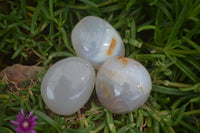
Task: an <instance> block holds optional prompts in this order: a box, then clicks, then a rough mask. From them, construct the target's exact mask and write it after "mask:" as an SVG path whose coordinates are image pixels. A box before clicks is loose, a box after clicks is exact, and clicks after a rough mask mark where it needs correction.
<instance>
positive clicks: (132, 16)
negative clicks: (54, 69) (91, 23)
mask: <svg viewBox="0 0 200 133" xmlns="http://www.w3.org/2000/svg"><path fill="white" fill-rule="evenodd" d="M0 7H1V8H0V55H1V56H0V69H1V70H3V69H4V68H6V67H7V66H11V65H13V64H22V65H29V66H32V65H36V66H40V68H41V70H42V72H41V73H40V74H38V73H37V72H35V76H36V78H37V82H36V81H34V80H27V81H23V82H22V84H23V86H22V87H17V88H15V89H10V87H11V86H12V87H15V82H13V81H11V80H9V79H8V76H6V75H5V74H3V75H1V82H0V132H6V133H7V132H9V133H13V132H16V130H15V126H14V125H13V123H11V122H10V121H15V120H16V115H17V113H18V112H20V111H21V109H23V111H24V114H25V116H28V114H29V112H32V111H33V116H37V119H36V121H37V125H36V127H34V130H35V131H36V132H51V133H54V132H55V133H56V132H59V133H60V132H61V133H79V132H81V133H87V132H90V133H97V132H99V133H103V132H104V133H108V132H111V133H115V132H117V133H126V132H127V133H141V132H146V133H159V132H160V133H163V132H165V133H190V132H192V133H198V132H200V127H199V124H200V94H199V93H200V78H199V77H200V45H199V44H200V41H199V38H200V19H199V18H200V1H198V0H173V1H167V0H140V1H139V0H124V1H121V0H93V1H91V0H66V1H62V0H49V1H47V0H40V1H39V0H38V1H37V0H33V1H30V0H16V1H10V0H7V1H6V0H2V1H0ZM85 16H98V17H100V18H102V19H104V20H106V21H108V22H109V23H110V24H111V25H112V26H113V27H114V28H115V29H116V30H117V31H118V33H119V34H120V36H121V37H122V40H123V43H124V46H125V57H129V58H132V59H134V60H137V61H139V62H141V63H142V64H143V65H144V66H145V67H146V68H147V70H148V71H149V73H150V76H151V79H152V92H151V94H150V97H149V99H148V100H147V102H146V103H145V104H144V105H143V106H142V107H140V108H139V109H137V110H135V111H133V112H131V113H128V114H123V115H118V114H112V113H110V112H109V111H108V110H106V109H105V108H104V107H103V106H102V105H101V104H100V102H99V101H98V99H97V96H96V94H95V92H93V93H92V96H91V98H90V100H89V101H88V102H87V103H86V105H85V106H84V107H83V108H81V110H79V111H78V112H76V113H74V114H72V115H69V116H62V115H57V114H55V113H53V112H51V111H50V110H49V109H48V108H47V106H46V105H45V104H44V102H43V100H42V97H41V93H40V86H41V81H42V79H43V76H44V74H45V73H46V71H47V70H48V69H49V68H50V66H52V65H53V64H54V63H55V62H57V61H59V60H61V59H63V58H67V57H72V56H76V53H75V51H74V49H73V47H72V40H71V32H72V30H73V28H74V26H75V25H76V24H77V23H78V22H79V21H80V20H81V19H82V18H83V17H85ZM8 88H9V89H8Z"/></svg>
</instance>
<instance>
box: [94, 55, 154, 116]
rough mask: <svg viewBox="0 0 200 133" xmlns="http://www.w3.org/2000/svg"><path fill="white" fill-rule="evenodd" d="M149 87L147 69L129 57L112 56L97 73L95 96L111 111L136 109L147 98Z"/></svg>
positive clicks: (120, 111)
mask: <svg viewBox="0 0 200 133" xmlns="http://www.w3.org/2000/svg"><path fill="white" fill-rule="evenodd" d="M151 88H152V83H151V78H150V75H149V73H148V71H147V70H146V69H145V68H144V66H143V65H142V64H140V63H139V62H137V61H135V60H133V59H130V58H125V57H114V58H112V59H110V60H108V61H106V62H105V63H104V64H103V65H102V66H101V68H100V69H99V71H98V73H97V78H96V93H97V96H98V98H99V100H100V102H101V103H102V105H103V106H105V107H106V108H107V109H108V110H110V111H111V112H113V113H118V114H123V113H128V112H131V111H133V110H136V109H137V108H139V107H140V106H142V105H143V104H144V103H145V101H146V100H147V99H148V97H149V94H150V92H151Z"/></svg>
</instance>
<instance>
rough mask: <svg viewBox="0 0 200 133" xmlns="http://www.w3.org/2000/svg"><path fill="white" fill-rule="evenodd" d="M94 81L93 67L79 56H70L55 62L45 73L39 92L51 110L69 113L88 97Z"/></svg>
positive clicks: (80, 105)
mask: <svg viewBox="0 0 200 133" xmlns="http://www.w3.org/2000/svg"><path fill="white" fill-rule="evenodd" d="M94 82H95V72H94V69H93V67H92V66H91V65H90V64H89V63H88V62H87V61H85V60H84V59H82V58H80V57H70V58H66V59H63V60H60V61H58V62H57V63H55V64H54V65H53V66H52V67H51V68H50V69H49V70H48V71H47V73H46V74H45V76H44V78H43V81H42V85H41V94H42V98H43V100H44V102H45V104H46V105H47V106H48V107H49V109H51V110H52V111H53V112H55V113H57V114H61V115H70V114H73V113H75V112H76V111H78V110H79V109H80V108H81V107H82V106H83V105H84V104H85V103H86V102H87V101H88V99H89V97H90V95H91V93H92V91H93V88H94Z"/></svg>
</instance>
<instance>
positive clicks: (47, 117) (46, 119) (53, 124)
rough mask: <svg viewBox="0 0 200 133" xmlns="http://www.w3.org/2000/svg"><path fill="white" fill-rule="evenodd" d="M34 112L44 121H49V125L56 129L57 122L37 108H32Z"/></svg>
mask: <svg viewBox="0 0 200 133" xmlns="http://www.w3.org/2000/svg"><path fill="white" fill-rule="evenodd" d="M34 113H35V114H36V115H37V116H38V117H40V118H42V119H43V120H44V121H46V122H47V123H49V124H50V125H51V126H53V127H54V128H56V129H57V130H58V125H57V123H56V122H55V121H54V120H52V119H51V118H50V117H49V116H47V115H46V114H44V113H42V112H40V111H39V110H34Z"/></svg>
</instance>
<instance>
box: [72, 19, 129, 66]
mask: <svg viewBox="0 0 200 133" xmlns="http://www.w3.org/2000/svg"><path fill="white" fill-rule="evenodd" d="M71 38H72V44H73V47H74V49H75V51H76V53H77V55H78V56H80V57H83V58H84V59H86V60H88V61H89V62H90V63H91V64H92V66H93V67H94V68H96V69H98V68H99V67H100V66H101V65H102V64H103V63H104V62H105V61H106V60H108V59H110V58H111V57H115V56H124V54H125V50H124V44H123V41H122V39H121V37H120V35H119V34H118V32H117V31H116V30H115V29H114V28H113V27H112V25H110V24H109V23H108V22H107V21H105V20H103V19H101V18H99V17H95V16H87V17H84V18H83V19H81V20H80V21H79V22H78V23H77V24H76V26H75V27H74V29H73V31H72V35H71Z"/></svg>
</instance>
